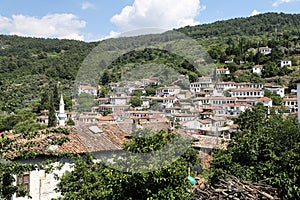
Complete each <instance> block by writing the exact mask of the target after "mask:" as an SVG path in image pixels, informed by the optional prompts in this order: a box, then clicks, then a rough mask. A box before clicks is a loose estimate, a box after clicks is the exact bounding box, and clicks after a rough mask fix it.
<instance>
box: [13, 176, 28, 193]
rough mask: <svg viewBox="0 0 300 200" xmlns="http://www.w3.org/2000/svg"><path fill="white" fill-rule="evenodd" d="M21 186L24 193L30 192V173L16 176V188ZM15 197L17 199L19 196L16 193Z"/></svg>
mask: <svg viewBox="0 0 300 200" xmlns="http://www.w3.org/2000/svg"><path fill="white" fill-rule="evenodd" d="M21 185H22V186H23V187H24V189H25V190H26V191H28V192H29V191H30V173H29V172H27V173H24V174H23V175H18V176H17V186H21ZM22 186H21V187H22ZM16 195H17V197H19V196H20V195H19V194H18V193H17V194H16Z"/></svg>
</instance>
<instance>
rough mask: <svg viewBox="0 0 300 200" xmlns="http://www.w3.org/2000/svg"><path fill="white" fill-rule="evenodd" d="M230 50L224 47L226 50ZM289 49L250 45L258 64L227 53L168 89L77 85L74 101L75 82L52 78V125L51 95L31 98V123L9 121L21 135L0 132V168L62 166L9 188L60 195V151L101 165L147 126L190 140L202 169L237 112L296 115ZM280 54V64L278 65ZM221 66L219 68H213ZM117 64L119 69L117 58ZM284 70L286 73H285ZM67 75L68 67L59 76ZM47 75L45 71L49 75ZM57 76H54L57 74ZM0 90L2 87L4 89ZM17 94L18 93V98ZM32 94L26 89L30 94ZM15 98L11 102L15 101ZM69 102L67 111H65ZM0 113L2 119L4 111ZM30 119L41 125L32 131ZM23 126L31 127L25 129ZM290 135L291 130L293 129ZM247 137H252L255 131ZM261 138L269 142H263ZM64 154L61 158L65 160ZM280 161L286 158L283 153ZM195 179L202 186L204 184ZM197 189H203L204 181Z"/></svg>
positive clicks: (22, 177)
mask: <svg viewBox="0 0 300 200" xmlns="http://www.w3.org/2000/svg"><path fill="white" fill-rule="evenodd" d="M187 29H189V27H188V28H187ZM200 32H201V31H200ZM199 34H200V33H199ZM227 39H228V38H226V40H227ZM208 40H209V39H208ZM208 40H207V41H208ZM250 40H251V38H250V39H249V41H250ZM224 41H225V40H224ZM253 43H254V42H253ZM250 44H251V43H249V45H250ZM247 45H248V44H247ZM212 46H213V45H212ZM233 46H234V45H233ZM241 46H242V45H241ZM210 47H211V46H210ZM230 48H231V47H230V45H228V49H230ZM293 48H294V54H293V55H292V56H286V55H288V54H289V50H287V49H284V48H282V49H283V50H282V49H279V50H278V48H277V49H273V47H272V48H271V47H269V46H267V45H266V43H265V44H264V45H262V46H258V47H254V46H253V47H251V51H252V50H254V51H255V53H256V55H259V56H261V58H263V59H265V63H261V64H259V63H260V62H254V60H252V62H250V61H247V60H246V58H245V61H242V60H243V58H241V60H238V59H240V58H238V59H236V57H235V58H233V59H231V58H232V54H233V53H232V54H228V55H229V56H228V57H226V59H225V58H224V59H223V58H222V59H221V58H219V59H218V63H217V65H216V67H213V68H212V69H211V72H210V73H209V74H208V75H205V76H199V77H197V78H196V79H195V80H193V81H190V79H189V78H190V77H189V74H186V75H183V74H178V77H177V80H176V81H174V82H173V84H167V85H165V84H163V83H162V82H161V80H160V78H159V77H147V78H144V79H138V80H135V81H131V80H130V81H129V80H128V81H126V80H125V81H124V80H122V81H121V80H120V81H114V82H108V83H107V84H105V85H103V84H102V85H101V84H99V85H98V86H97V87H94V86H91V85H88V84H84V83H82V84H80V85H78V87H77V85H76V92H75V94H73V95H74V97H73V96H72V95H70V93H67V92H66V90H67V89H70V87H71V86H70V85H71V82H72V83H74V82H73V80H72V78H70V79H71V80H72V81H69V80H68V81H69V82H70V83H69V84H70V85H68V86H65V85H64V84H63V82H59V81H58V82H59V83H60V84H61V85H60V88H63V89H61V91H60V92H59V95H57V96H59V97H58V101H57V102H56V103H57V105H56V106H55V109H56V110H54V117H55V125H54V126H49V121H50V118H51V112H52V111H51V110H50V109H51V106H52V105H51V98H53V96H54V95H53V94H52V96H51V94H50V92H48V93H45V94H46V96H47V95H48V96H47V98H46V99H47V102H46V101H45V102H43V98H42V97H43V96H42V93H41V94H39V95H40V96H39V97H37V98H40V100H39V101H36V102H34V104H32V105H34V106H33V108H32V114H33V115H32V116H33V119H34V121H30V120H28V121H26V122H27V123H28V122H29V125H28V124H26V123H23V124H22V120H23V119H22V118H20V119H16V120H15V121H16V123H15V124H13V125H12V126H11V127H13V126H15V127H17V128H19V127H18V126H17V125H16V124H17V123H21V126H20V127H21V129H20V130H22V131H24V132H22V131H20V130H13V128H10V127H9V126H7V127H9V129H8V128H6V127H5V128H6V129H5V128H3V130H5V131H3V132H1V133H0V135H1V138H4V139H2V140H1V141H4V142H3V144H6V143H5V142H6V140H7V141H8V142H7V143H8V144H9V143H10V142H11V144H10V145H12V146H9V145H8V146H9V147H8V148H6V147H5V148H3V150H2V149H1V155H2V156H3V158H4V159H3V160H2V157H1V165H2V161H4V163H5V164H6V163H10V162H11V163H14V162H15V163H18V164H20V163H21V164H37V163H41V162H42V161H44V160H45V158H49V159H50V160H52V161H53V163H54V165H55V166H60V165H61V164H62V163H63V164H65V165H64V166H63V167H61V168H59V167H58V168H56V169H55V170H54V171H51V172H50V173H49V174H47V173H46V171H47V170H44V169H42V170H40V169H39V170H37V169H34V170H25V171H24V172H25V173H24V174H13V175H12V176H13V177H14V179H15V180H14V181H13V183H12V185H13V186H20V185H23V186H24V187H25V190H27V191H28V192H29V194H30V196H31V197H32V198H33V199H52V198H59V197H60V192H58V191H56V190H55V189H57V184H58V182H59V181H58V179H57V178H56V175H58V176H62V174H63V173H65V172H66V171H70V170H71V165H72V164H73V161H71V159H69V158H67V156H68V155H66V154H68V153H70V154H73V155H83V154H85V153H87V152H89V153H91V155H92V156H93V159H94V160H93V161H95V162H98V161H102V160H103V159H107V158H111V157H112V156H113V155H115V154H118V153H123V150H124V142H128V141H130V139H132V138H133V134H134V133H139V131H142V130H149V129H148V128H150V129H151V130H153V131H157V132H159V131H161V130H163V131H164V132H165V133H168V134H170V133H175V132H176V133H179V134H181V135H184V136H188V137H189V138H192V143H191V147H193V150H195V149H196V150H197V151H196V152H197V157H200V158H201V165H202V167H203V168H204V169H209V167H210V161H211V160H212V159H213V157H212V155H211V152H212V150H213V149H214V148H216V149H219V150H224V149H227V148H228V146H227V145H228V144H229V143H230V141H234V139H233V138H234V137H235V136H236V133H238V132H240V130H241V129H240V127H239V126H238V124H237V123H236V119H238V117H239V116H240V114H241V113H244V112H246V111H247V110H248V111H249V110H252V109H253V110H255V108H256V107H255V106H256V105H261V106H263V107H264V108H265V109H266V113H265V114H266V116H270V115H271V114H272V113H283V116H286V118H287V119H289V118H288V116H292V118H293V119H295V118H296V116H297V113H299V109H298V105H299V102H300V99H299V97H300V94H299V92H298V93H297V90H296V89H295V85H296V83H295V82H294V81H295V80H296V79H298V78H299V73H298V72H300V70H299V64H300V63H299V60H300V59H299V58H300V56H299V55H298V54H296V53H295V52H300V46H299V44H298V43H297V42H295V45H294V46H293ZM75 49H77V48H75ZM212 49H213V47H212ZM226 50H227V49H226ZM241 51H242V50H241ZM243 51H244V53H245V54H247V52H248V50H247V49H246V50H245V49H244V50H243ZM276 51H277V53H278V52H281V51H282V52H281V53H282V56H278V57H277V58H276V59H273V58H272V54H273V53H274V52H276ZM286 52H288V53H286ZM285 53H286V55H285ZM57 54H59V51H58V53H57ZM141 55H143V54H141ZM264 56H265V57H264ZM241 57H242V56H241ZM279 57H280V59H282V60H279V59H278V58H279ZM42 59H43V58H42ZM247 59H250V58H247ZM292 59H293V60H292ZM70 60H74V59H70ZM120 60H121V59H120ZM266 60H267V61H271V62H273V64H274V63H275V67H276V70H277V72H278V73H277V74H276V75H274V74H271V75H269V74H268V75H267V76H266V71H271V70H270V68H269V66H270V65H269V64H270V62H267V61H266ZM221 61H222V63H220V62H221ZM258 61H259V59H258ZM120 63H121V64H123V63H122V60H121V62H120ZM141 63H142V62H141ZM238 63H240V65H239V64H238ZM117 64H118V63H117ZM137 65H139V63H138V64H137ZM41 66H42V65H41ZM233 66H234V67H233ZM236 66H238V67H236ZM180 67H181V66H180ZM55 70H56V69H55ZM60 70H62V69H60ZM288 70H289V73H285V72H286V71H288ZM62 71H63V70H62ZM66 71H68V70H65V71H63V72H66ZM74 71H76V70H74ZM281 71H283V73H282V75H280V72H281ZM292 72H293V74H292ZM49 74H51V72H50V71H49ZM63 74H64V73H58V76H60V75H63ZM243 74H247V75H250V76H252V77H255V78H256V79H255V80H254V81H253V80H251V81H241V80H243V79H239V81H233V80H237V79H238V78H239V77H240V76H242V75H243ZM64 76H66V77H71V76H69V75H67V72H66V74H64ZM74 77H75V76H74ZM115 77H117V76H115ZM36 78H37V79H39V78H38V77H36ZM46 80H47V79H46ZM261 80H263V81H261ZM66 82H67V81H66ZM100 82H101V80H100ZM3 83H4V82H3ZM1 84H2V83H1ZM34 84H35V83H33V85H34ZM51 84H52V85H51ZM51 84H50V83H49V84H46V83H43V80H40V82H38V84H37V85H38V86H36V85H34V88H35V89H36V88H38V90H36V91H42V90H43V89H45V88H47V89H49V88H51V87H53V85H55V86H57V85H58V84H57V82H56V81H53V82H51ZM9 85H10V82H9V83H8V84H7V87H8V88H9ZM12 85H13V84H12ZM24 85H25V84H23V85H22V84H19V85H18V88H22V87H23V86H24ZM0 86H1V85H0ZM5 86H6V85H5ZM50 86H51V87H50ZM290 86H292V87H290ZM1 87H3V88H4V84H3V86H1ZM44 87H45V88H44ZM48 87H49V88H48ZM24 88H25V86H24ZM7 91H9V90H7ZM29 91H30V90H29ZM298 91H299V89H298ZM26 92H27V93H30V92H28V91H26ZM26 92H24V93H26ZM7 93H8V92H7ZM20 93H21V92H19V93H18V95H20V96H21V94H20ZM34 93H35V92H32V94H34ZM57 94H58V93H57ZM297 95H298V98H297ZM71 96H72V97H71ZM3 98H4V97H3ZM32 98H34V97H32ZM72 98H73V99H72ZM15 99H17V100H18V98H14V100H15ZM28 101H30V100H28ZM32 102H33V101H32ZM43 103H45V104H44V105H43V109H42V110H40V109H39V106H40V105H42V104H43ZM19 104H21V103H19ZM71 104H72V106H70V105H71ZM0 106H2V105H0ZM12 107H14V104H13V103H12V102H11V101H9V102H8V103H7V104H6V105H5V106H4V105H3V109H4V108H5V109H8V110H10V109H11V108H12ZM53 107H54V106H53ZM48 108H50V109H48ZM30 112H31V111H30ZM25 113H27V110H25ZM0 114H1V115H3V116H4V117H3V119H5V115H6V114H7V111H6V110H5V111H4V112H3V113H0ZM22 114H23V113H22ZM10 115H11V116H14V113H13V112H11V114H10ZM20 115H21V114H20ZM32 116H30V117H32ZM28 118H29V117H28ZM7 119H8V120H11V119H14V118H7ZM52 120H53V119H52ZM11 121H13V120H11ZM4 122H5V120H3V122H2V123H3V124H5V123H4ZM34 122H36V123H37V124H38V125H40V126H36V123H34ZM276 122H277V121H276ZM30 123H31V124H30ZM30 125H33V126H36V127H34V128H36V129H33V130H34V131H31V129H30V128H31V127H30ZM47 125H48V128H47ZM24 127H25V128H24ZM27 127H30V128H28V129H27ZM271 127H272V126H271ZM22 128H23V129H22ZM290 132H291V133H293V131H290ZM254 134H256V133H255V132H254ZM6 136H7V137H6ZM295 137H296V136H295ZM1 138H0V139H1ZM10 139H12V140H10ZM275 140H276V139H275ZM266 141H267V143H268V142H269V140H268V139H267V140H266ZM295 142H296V140H295ZM27 145H28V146H27ZM266 148H269V147H266ZM23 153H24V154H23ZM65 155H66V157H64V156H65ZM118 155H121V154H118ZM259 155H260V154H259ZM280 156H281V154H280ZM257 157H259V156H257ZM282 157H284V158H285V157H288V156H285V155H283V156H282ZM256 159H259V158H256ZM293 159H294V158H291V160H292V161H287V162H288V163H289V162H293V161H294V160H296V162H297V158H296V159H294V160H293ZM246 168H247V167H246ZM184 170H185V169H184ZM201 170H202V168H201ZM188 174H190V172H188ZM196 174H197V173H196ZM291 174H293V173H291ZM201 180H202V181H203V179H201ZM76 181H77V180H76ZM201 184H202V185H204V182H201ZM201 184H198V186H200V185H201ZM60 189H61V188H60ZM10 197H11V198H12V199H19V200H22V199H27V197H22V195H19V193H15V194H13V195H12V196H10Z"/></svg>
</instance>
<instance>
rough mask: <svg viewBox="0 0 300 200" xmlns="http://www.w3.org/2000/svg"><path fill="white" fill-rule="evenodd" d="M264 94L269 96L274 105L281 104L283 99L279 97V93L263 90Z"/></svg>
mask: <svg viewBox="0 0 300 200" xmlns="http://www.w3.org/2000/svg"><path fill="white" fill-rule="evenodd" d="M264 94H265V95H264V96H265V97H269V98H270V99H272V101H273V105H274V106H280V105H282V102H283V99H282V98H281V97H280V95H279V94H276V93H273V92H271V91H269V90H264Z"/></svg>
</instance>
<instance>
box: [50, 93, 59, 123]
mask: <svg viewBox="0 0 300 200" xmlns="http://www.w3.org/2000/svg"><path fill="white" fill-rule="evenodd" d="M53 100H54V98H53V95H51V96H50V106H49V116H48V127H55V126H56V121H57V120H56V116H55V106H54V102H53Z"/></svg>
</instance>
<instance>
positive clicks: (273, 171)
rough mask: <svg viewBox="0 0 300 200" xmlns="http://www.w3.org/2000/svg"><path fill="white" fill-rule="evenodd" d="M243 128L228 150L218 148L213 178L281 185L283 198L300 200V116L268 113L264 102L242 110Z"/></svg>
mask: <svg viewBox="0 0 300 200" xmlns="http://www.w3.org/2000/svg"><path fill="white" fill-rule="evenodd" d="M237 123H238V125H239V131H238V132H237V133H236V136H235V137H233V138H232V140H231V141H230V143H229V146H228V148H227V149H226V150H215V151H214V152H213V157H214V160H213V161H212V163H211V166H212V171H213V176H212V177H213V178H212V181H214V180H215V178H217V177H220V176H222V175H224V174H232V175H235V176H237V177H240V178H242V179H245V180H251V181H260V180H263V179H267V180H268V183H269V184H271V185H273V186H275V187H278V188H279V189H280V191H281V197H282V198H283V199H299V198H300V190H299V187H297V186H296V185H297V184H296V185H295V183H297V182H299V173H300V168H299V162H298V161H299V158H300V151H299V149H300V133H299V130H298V123H297V119H296V118H293V117H287V118H284V117H283V116H282V115H281V114H280V113H279V114H276V113H275V112H272V113H271V115H266V110H265V109H264V108H263V106H262V105H258V106H255V107H253V109H251V110H247V111H245V112H244V113H242V114H241V115H240V117H239V119H238V120H237Z"/></svg>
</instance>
